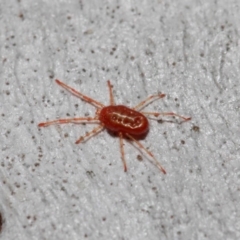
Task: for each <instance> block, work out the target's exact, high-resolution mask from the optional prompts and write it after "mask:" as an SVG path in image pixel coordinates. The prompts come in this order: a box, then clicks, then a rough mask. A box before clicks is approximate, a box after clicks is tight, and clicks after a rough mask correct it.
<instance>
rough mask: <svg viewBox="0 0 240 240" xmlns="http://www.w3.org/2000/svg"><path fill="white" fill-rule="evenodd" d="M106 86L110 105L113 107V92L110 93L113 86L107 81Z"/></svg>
mask: <svg viewBox="0 0 240 240" xmlns="http://www.w3.org/2000/svg"><path fill="white" fill-rule="evenodd" d="M107 84H108V89H109V96H110V105H115V102H114V98H113V91H112V87H113V86H112V85H111V83H110V81H109V80H108V81H107Z"/></svg>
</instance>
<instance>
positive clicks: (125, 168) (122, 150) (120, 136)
mask: <svg viewBox="0 0 240 240" xmlns="http://www.w3.org/2000/svg"><path fill="white" fill-rule="evenodd" d="M118 135H119V139H120V151H121V156H122V162H123V169H124V172H126V171H127V164H126V160H125V154H124V149H123V135H122V133H121V132H119V134H118Z"/></svg>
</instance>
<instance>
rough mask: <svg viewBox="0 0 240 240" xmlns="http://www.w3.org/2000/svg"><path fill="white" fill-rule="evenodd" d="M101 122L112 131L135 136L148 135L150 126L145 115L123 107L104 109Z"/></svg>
mask: <svg viewBox="0 0 240 240" xmlns="http://www.w3.org/2000/svg"><path fill="white" fill-rule="evenodd" d="M99 120H100V121H101V122H102V123H103V124H104V126H105V127H106V128H107V129H109V130H111V131H114V132H122V133H129V134H132V135H135V136H136V135H141V134H144V133H146V132H147V131H148V125H149V124H148V120H147V118H146V117H145V116H144V115H143V114H141V113H140V112H137V111H135V110H133V109H131V108H128V107H125V106H123V105H116V106H107V107H104V108H102V110H101V112H100V114H99Z"/></svg>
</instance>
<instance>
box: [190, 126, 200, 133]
mask: <svg viewBox="0 0 240 240" xmlns="http://www.w3.org/2000/svg"><path fill="white" fill-rule="evenodd" d="M192 131H194V132H200V128H199V127H198V126H193V127H192Z"/></svg>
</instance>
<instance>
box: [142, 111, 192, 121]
mask: <svg viewBox="0 0 240 240" xmlns="http://www.w3.org/2000/svg"><path fill="white" fill-rule="evenodd" d="M141 113H142V114H144V115H148V116H154V117H158V116H160V115H162V116H173V117H179V118H182V119H183V120H184V121H189V120H191V117H183V116H181V115H179V114H177V113H173V112H165V113H158V112H141Z"/></svg>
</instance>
